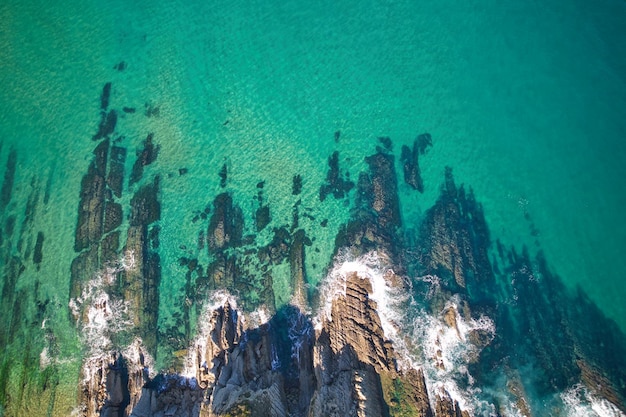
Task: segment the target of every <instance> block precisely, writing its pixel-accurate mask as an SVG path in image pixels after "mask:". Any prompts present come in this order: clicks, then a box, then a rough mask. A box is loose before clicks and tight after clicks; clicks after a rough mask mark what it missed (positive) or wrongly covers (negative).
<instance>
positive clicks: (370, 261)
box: [313, 250, 419, 369]
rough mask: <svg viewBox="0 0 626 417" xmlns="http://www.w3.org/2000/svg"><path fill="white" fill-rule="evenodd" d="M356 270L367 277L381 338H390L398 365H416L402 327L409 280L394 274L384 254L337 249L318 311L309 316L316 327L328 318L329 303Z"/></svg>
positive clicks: (321, 290) (409, 366)
mask: <svg viewBox="0 0 626 417" xmlns="http://www.w3.org/2000/svg"><path fill="white" fill-rule="evenodd" d="M352 273H356V275H357V276H358V277H359V278H361V279H367V280H369V281H370V284H371V286H372V292H371V294H369V298H370V299H371V300H373V301H375V302H376V311H377V312H378V316H379V318H380V321H381V325H382V328H383V332H384V334H385V338H387V339H388V340H390V341H392V342H393V346H394V350H395V351H396V353H397V361H398V365H399V366H400V368H401V369H409V368H415V369H417V368H418V367H419V364H418V363H417V362H416V361H415V360H414V354H413V353H411V351H412V350H414V347H413V346H412V345H411V343H410V341H409V340H407V338H406V337H405V336H403V335H404V334H405V333H404V332H403V331H402V323H403V322H404V320H405V314H406V308H407V305H408V302H409V301H410V283H409V281H408V280H406V279H404V277H400V276H398V275H396V274H395V273H394V271H393V269H392V268H391V266H390V265H389V263H388V259H387V258H386V256H385V255H384V254H380V253H378V252H369V253H367V254H365V255H362V256H359V257H357V258H354V257H353V256H352V255H351V253H350V252H349V251H348V250H341V251H340V252H339V253H338V255H337V256H336V258H335V262H334V266H333V268H332V269H331V270H330V272H329V273H328V275H327V276H326V278H325V279H324V281H323V282H322V284H321V286H320V291H319V292H320V294H321V298H320V304H319V311H318V312H317V314H316V315H315V316H314V317H313V324H314V327H315V329H316V330H318V331H319V330H321V328H322V325H323V322H324V321H325V320H326V321H332V316H331V311H332V303H333V301H334V300H335V299H337V298H338V297H343V296H345V295H346V282H347V278H348V276H349V275H350V274H352Z"/></svg>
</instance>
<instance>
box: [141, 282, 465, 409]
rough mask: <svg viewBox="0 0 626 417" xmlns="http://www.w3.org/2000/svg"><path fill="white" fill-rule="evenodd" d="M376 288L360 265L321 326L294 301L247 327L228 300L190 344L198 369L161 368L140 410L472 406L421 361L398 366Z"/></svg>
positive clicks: (194, 366)
mask: <svg viewBox="0 0 626 417" xmlns="http://www.w3.org/2000/svg"><path fill="white" fill-rule="evenodd" d="M371 291H372V288H371V283H370V282H369V280H368V279H363V278H361V277H359V276H358V275H357V274H356V273H354V274H351V275H350V276H349V277H348V279H347V281H346V288H345V295H344V296H340V297H338V298H337V299H335V300H333V302H332V308H331V314H330V318H325V319H323V320H322V322H321V327H320V328H319V329H318V330H316V331H315V335H314V334H313V329H312V326H311V323H310V321H309V320H308V319H307V318H306V316H304V315H303V314H302V313H301V312H300V311H299V310H298V309H296V308H294V307H290V308H289V309H287V310H285V311H283V312H282V313H279V315H278V316H277V317H275V318H273V319H272V320H271V321H270V322H268V323H266V324H263V325H261V326H260V327H258V328H248V329H246V328H245V325H244V321H243V320H242V316H241V313H239V312H238V311H237V310H235V309H234V308H233V306H232V305H231V303H230V302H229V301H226V302H225V303H224V304H223V305H222V306H220V307H218V308H217V309H215V310H213V311H212V312H211V313H210V320H209V323H208V326H207V332H206V333H205V334H202V335H201V336H200V337H199V338H198V339H197V340H196V342H195V344H194V346H193V347H192V348H191V349H190V351H189V354H188V363H187V365H188V367H189V369H193V370H195V374H194V375H193V378H192V379H185V378H183V377H175V376H172V375H169V376H168V375H162V376H158V377H156V378H155V379H153V380H151V381H150V382H149V383H147V384H146V385H145V386H144V389H143V392H142V395H141V399H140V400H139V402H138V403H137V406H136V407H135V409H134V410H133V412H132V414H131V415H132V416H136V417H148V416H166V415H177V416H207V417H208V416H230V415H252V416H285V415H292V416H310V417H317V416H319V417H322V416H395V415H404V414H402V413H403V412H406V411H407V410H408V411H409V412H410V413H411V415H417V416H430V417H433V416H434V417H448V416H450V417H453V416H454V417H456V416H458V415H462V416H469V414H468V413H467V411H464V410H461V409H460V408H459V406H458V404H457V403H456V402H455V401H454V400H452V399H451V398H450V396H449V394H447V393H446V392H445V391H444V392H441V393H438V394H437V396H436V397H432V394H429V392H428V390H427V387H426V383H425V381H424V374H423V372H422V371H421V370H416V369H408V370H404V371H403V370H399V369H398V368H397V365H396V357H395V352H394V349H393V344H392V342H391V341H389V340H387V339H386V338H385V334H384V332H383V328H382V325H381V320H380V317H379V315H378V313H377V310H376V309H377V306H376V303H375V302H374V301H373V300H371V298H370V294H371ZM281 314H282V315H281ZM285 325H286V326H285ZM285 327H286V329H285ZM285 333H286V334H285ZM431 403H432V404H435V405H436V406H435V408H433V406H432V405H431Z"/></svg>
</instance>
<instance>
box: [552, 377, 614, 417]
mask: <svg viewBox="0 0 626 417" xmlns="http://www.w3.org/2000/svg"><path fill="white" fill-rule="evenodd" d="M560 398H561V400H562V401H563V404H564V405H565V407H564V410H563V411H564V413H563V415H564V416H566V417H574V416H576V417H578V416H580V417H624V416H625V414H624V413H622V412H621V411H620V410H619V409H618V408H617V407H615V406H614V405H613V404H611V403H610V402H609V401H607V400H605V399H601V398H597V397H596V396H594V395H593V394H592V393H590V392H589V390H588V389H587V388H586V387H585V386H584V385H582V384H577V385H574V386H572V387H571V388H569V389H568V390H566V391H565V392H563V393H561V395H560Z"/></svg>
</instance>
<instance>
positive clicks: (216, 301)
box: [181, 290, 264, 378]
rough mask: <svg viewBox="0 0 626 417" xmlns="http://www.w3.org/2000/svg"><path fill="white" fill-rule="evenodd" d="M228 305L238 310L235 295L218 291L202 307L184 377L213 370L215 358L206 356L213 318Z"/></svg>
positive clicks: (182, 373) (186, 360)
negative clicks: (202, 368)
mask: <svg viewBox="0 0 626 417" xmlns="http://www.w3.org/2000/svg"><path fill="white" fill-rule="evenodd" d="M226 304H228V305H230V307H231V308H232V309H233V310H236V309H237V299H236V298H235V296H234V295H232V294H231V293H229V292H228V291H226V290H217V291H214V292H213V293H212V294H211V296H210V297H209V301H208V302H207V303H206V304H205V305H204V306H203V307H202V311H201V313H200V317H199V318H198V331H197V333H196V337H195V338H194V339H193V341H192V342H191V344H190V345H189V349H188V353H187V357H186V358H185V365H184V368H183V370H182V372H181V375H182V376H183V377H187V378H194V377H195V376H196V373H197V371H198V369H199V368H200V367H204V368H207V369H210V368H211V366H212V363H211V360H212V359H213V358H206V356H205V355H206V350H207V343H209V339H210V335H211V330H212V327H211V317H212V315H213V312H214V311H215V310H217V309H219V308H222V307H224V306H225V305H226ZM263 314H264V313H262V312H259V313H258V317H259V318H262V317H263ZM234 317H235V316H233V318H234ZM242 320H243V318H242Z"/></svg>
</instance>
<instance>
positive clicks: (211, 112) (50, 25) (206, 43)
mask: <svg viewBox="0 0 626 417" xmlns="http://www.w3.org/2000/svg"><path fill="white" fill-rule="evenodd" d="M624 22H626V3H625V2H624V1H620V0H599V1H596V2H584V1H580V0H575V1H569V2H561V1H555V0H547V1H544V2H536V1H525V2H521V1H506V2H502V1H490V0H485V1H474V0H470V1H452V0H442V1H431V0H428V1H393V2H392V1H370V0H366V1H352V0H346V1H341V2H336V1H326V0H321V1H317V2H302V1H293V0H286V1H281V2H274V1H258V0H251V1H239V0H235V1H231V2H224V3H219V2H210V1H184V2H183V1H167V2H155V1H144V0H138V1H134V2H122V1H119V0H110V1H107V2H104V1H95V0H93V1H92V0H90V1H82V0H81V1H78V0H68V1H65V2H63V3H62V4H61V3H60V2H35V1H15V0H5V1H3V2H1V3H0V85H1V86H2V89H1V90H0V175H2V174H1V173H4V172H9V171H11V169H10V166H11V164H12V162H11V160H13V164H14V168H13V169H14V171H15V177H14V178H13V179H11V181H9V182H10V183H11V187H9V188H11V189H12V191H11V197H10V198H9V197H7V198H5V197H4V196H2V206H1V207H0V218H1V219H0V220H1V221H2V224H3V228H4V230H5V232H6V228H7V224H9V223H12V224H13V225H14V228H15V230H16V231H17V230H20V228H21V229H25V228H26V229H27V230H21V232H20V233H21V235H22V236H23V239H24V241H23V242H22V239H20V242H17V241H14V242H12V243H10V244H9V242H8V240H7V239H6V238H5V240H4V242H3V243H2V245H4V246H3V247H4V249H3V253H9V254H13V255H16V256H19V255H20V254H21V253H24V250H23V248H28V247H30V248H33V247H34V246H36V243H35V241H36V237H37V232H42V233H43V235H44V236H45V241H44V246H43V260H42V261H40V263H39V264H38V265H39V266H38V270H37V271H35V270H34V269H33V268H31V269H27V270H26V272H25V273H24V274H22V275H21V276H20V278H19V280H18V282H17V284H16V285H15V291H22V292H21V293H20V294H22V293H23V292H26V293H28V294H30V295H29V297H30V298H29V300H30V301H29V302H28V303H26V302H25V303H24V306H23V307H22V311H21V314H22V315H23V316H24V317H37V315H36V310H37V308H38V306H40V305H41V304H42V303H43V302H44V300H45V302H46V303H48V304H49V305H55V306H57V307H58V308H56V309H55V308H48V307H46V309H47V310H46V311H48V312H49V313H48V314H47V316H46V317H45V320H44V321H47V323H46V322H43V323H42V321H36V320H34V319H33V320H24V321H23V322H22V323H21V324H20V329H19V331H18V332H17V333H16V334H19V335H21V336H19V337H17V336H16V337H15V338H13V339H12V340H13V341H12V342H11V344H10V345H7V346H6V347H5V346H0V349H3V350H4V354H5V356H6V355H9V354H15V357H19V354H18V352H21V351H22V349H23V346H24V343H26V342H20V340H24V341H25V340H30V338H32V335H34V334H37V332H40V331H41V329H42V328H45V327H46V326H48V327H49V328H52V329H54V334H55V337H56V338H57V339H58V340H59V343H58V345H59V346H61V347H60V350H61V351H60V352H58V357H59V359H58V360H59V361H67V363H69V365H68V370H67V372H68V374H71V373H72V372H74V373H76V372H77V369H78V367H79V366H80V363H76V362H72V360H71V358H72V357H74V356H76V355H77V354H78V352H82V350H81V349H82V347H81V342H80V340H79V338H78V337H77V335H76V328H75V325H74V323H72V322H71V320H70V319H69V317H68V314H67V303H68V301H69V298H68V294H69V291H70V290H69V285H70V278H69V271H70V267H71V263H72V260H73V259H74V257H75V256H76V254H75V252H74V234H75V228H76V222H77V219H76V213H77V204H78V197H79V193H80V189H81V181H82V178H83V176H84V175H85V172H87V169H88V166H89V164H90V162H91V160H92V159H93V153H92V152H93V148H94V145H95V143H94V142H93V141H92V137H93V136H94V134H95V133H96V131H97V129H98V123H99V121H100V107H101V103H100V97H101V93H102V89H103V86H104V85H105V83H107V82H110V83H111V85H112V91H111V98H110V106H111V107H114V108H116V109H122V108H124V107H125V108H126V110H124V111H118V120H117V127H116V131H117V132H119V133H120V136H122V138H121V139H120V142H121V143H123V144H124V145H125V146H127V147H128V149H129V155H134V150H135V149H139V148H140V147H141V146H142V141H144V140H145V139H146V136H147V134H148V133H153V135H154V142H155V143H156V144H158V146H159V147H160V148H159V151H158V158H157V159H156V161H155V162H154V164H152V165H150V166H148V167H146V170H147V171H148V172H153V173H157V172H158V173H159V174H160V175H161V183H160V187H161V191H160V198H161V210H162V211H161V220H160V223H159V225H160V248H159V255H160V259H161V265H162V278H161V284H160V289H159V291H160V295H159V297H160V304H159V323H158V325H159V327H160V328H166V327H168V326H171V325H172V323H174V321H173V320H174V319H173V316H174V314H175V311H177V309H178V307H179V305H180V303H181V302H184V295H181V294H182V292H183V288H184V285H185V282H184V272H181V271H183V268H181V265H180V262H179V258H180V257H181V256H182V255H181V254H182V253H188V255H189V256H191V257H197V258H198V259H199V260H200V262H203V263H205V264H206V262H208V259H207V256H208V255H207V254H206V253H205V252H206V251H204V252H203V251H199V250H196V249H195V246H196V240H197V236H198V230H199V229H198V228H199V226H198V224H197V223H196V222H194V221H193V218H194V216H197V215H198V213H201V212H202V210H204V208H205V207H207V206H208V205H210V203H211V202H212V201H213V199H214V198H215V196H216V195H217V194H219V193H220V192H222V187H221V185H220V181H221V178H220V176H219V173H220V169H221V168H222V166H224V165H226V166H227V168H228V182H227V189H228V191H230V192H231V193H232V195H233V199H234V200H235V202H236V204H238V205H239V206H240V207H241V208H242V210H243V218H244V224H245V227H246V229H245V230H246V232H252V231H253V229H254V220H253V219H254V213H255V210H256V208H257V206H258V200H255V198H258V197H257V195H258V190H259V186H258V184H259V183H260V182H262V181H264V183H263V201H264V203H265V204H267V205H269V206H270V208H271V210H272V215H271V223H270V226H272V227H279V226H281V225H283V224H288V223H289V222H290V221H291V218H292V207H293V205H294V203H295V202H296V200H298V199H300V200H301V206H302V207H303V208H306V210H308V211H307V212H308V213H309V214H310V215H311V217H314V218H316V219H317V220H318V221H317V222H313V221H311V222H309V223H305V222H303V224H304V226H303V227H305V228H306V229H307V233H308V234H309V235H310V236H314V237H315V242H314V245H313V248H314V249H315V250H312V251H310V252H309V253H308V254H307V258H306V269H307V273H308V275H309V283H310V285H311V286H313V287H315V286H316V285H318V284H319V283H320V282H322V281H323V280H324V278H325V277H326V275H327V274H328V272H329V270H330V269H332V266H329V261H330V260H331V257H332V255H333V250H334V243H335V235H336V234H337V231H338V230H339V228H340V226H341V225H342V224H344V223H345V222H346V221H347V219H348V217H349V210H348V208H347V207H345V205H344V204H345V203H346V202H345V201H343V200H336V199H332V198H329V199H327V200H326V201H324V202H320V199H319V190H320V185H321V184H323V183H324V181H325V180H326V176H327V171H328V158H329V156H330V155H331V154H332V153H333V152H334V151H338V152H339V163H340V167H341V170H342V172H349V173H350V174H351V175H352V179H353V180H354V181H356V178H357V176H358V173H359V172H360V171H362V170H363V169H365V166H366V165H365V163H364V161H363V158H364V157H365V156H367V155H370V154H372V153H373V152H375V149H376V146H379V145H380V143H379V141H378V140H377V138H378V137H390V138H391V140H392V141H393V152H394V154H395V155H397V156H399V155H400V149H401V147H402V145H411V144H412V143H413V141H414V140H415V138H416V137H417V136H418V135H419V134H422V133H426V132H427V133H429V134H430V135H431V137H432V141H433V146H432V148H430V149H429V150H428V152H427V154H426V155H425V156H423V157H420V167H421V173H422V177H423V180H424V193H423V194H420V193H418V192H416V191H415V190H413V189H411V188H410V187H409V186H408V185H406V184H404V183H403V182H400V184H399V195H400V199H401V202H402V207H403V212H402V216H403V222H404V225H405V228H406V230H407V233H410V232H411V231H412V230H414V229H416V228H418V225H419V224H420V222H421V221H422V220H423V217H424V212H425V211H426V210H427V209H428V208H429V207H430V206H432V205H433V203H434V202H435V201H436V199H437V197H438V196H439V193H440V187H441V184H442V183H443V181H444V170H445V167H446V166H449V167H452V169H453V172H454V177H455V180H456V182H457V184H461V183H463V184H465V186H466V187H471V188H472V189H473V191H474V194H475V195H476V198H477V200H478V201H480V202H481V203H482V204H483V207H484V213H485V217H486V221H487V224H488V226H489V228H490V232H491V238H492V240H493V241H496V240H499V241H500V242H501V243H502V244H503V245H504V246H506V247H510V246H514V247H516V248H522V247H524V246H526V247H527V248H528V251H529V252H530V253H531V254H536V253H538V252H543V253H544V254H545V258H546V260H547V262H548V264H549V266H550V269H551V271H552V272H553V273H554V274H556V275H558V277H559V278H560V280H561V281H562V282H563V283H564V284H565V286H566V287H568V288H570V289H571V290H572V291H578V290H580V291H582V292H584V293H585V294H587V295H588V296H589V298H590V300H591V301H592V302H593V303H595V304H596V305H597V307H598V308H599V309H600V310H601V311H602V312H603V313H604V315H606V316H607V317H608V318H609V319H611V320H614V321H615V322H616V323H617V325H618V326H619V327H620V328H621V329H622V331H626V285H625V284H624V283H625V277H626V256H624V252H625V250H626V221H624V207H626V183H625V179H626V163H624V161H626V117H624V114H625V111H626V25H625V24H624ZM12 155H13V157H12ZM129 161H130V156H129ZM398 169H399V171H398V172H400V170H401V168H398ZM126 170H127V173H128V172H130V170H131V164H130V162H129V163H127V164H126ZM4 175H5V181H4V183H5V184H6V183H7V179H6V178H7V175H6V174H4ZM295 175H300V176H301V177H302V194H301V195H299V196H295V195H293V194H292V178H293V176H295ZM4 192H5V191H4V189H3V193H4ZM130 198H131V193H127V194H125V195H124V196H123V197H122V201H125V202H128V201H129V200H130ZM44 199H45V200H46V204H45V205H44V204H35V206H36V207H37V208H36V210H35V211H36V212H35V213H34V214H33V213H32V212H31V213H30V214H31V215H30V217H29V214H28V210H25V208H27V207H28V205H29V204H30V205H33V203H32V202H33V201H35V202H37V201H43V200H44ZM27 217H28V219H27ZM31 217H32V218H31ZM9 219H12V220H9ZM322 219H327V225H326V226H325V227H320V226H319V221H320V220H322ZM27 220H28V221H27ZM8 221H9V223H7V222H8ZM203 227H206V225H205V226H203ZM271 239H272V236H271V234H270V228H268V229H266V230H264V231H262V232H259V233H258V236H257V242H259V245H261V244H263V243H264V242H265V243H267V242H269V241H270V240H271ZM494 250H495V249H494ZM30 256H32V255H30ZM4 259H7V258H6V257H4V258H3V260H2V262H5V260H4ZM2 266H3V268H6V267H7V265H6V264H5V265H2ZM42 277H45V279H42ZM289 282H290V281H289V271H288V269H287V270H286V271H285V274H284V276H283V277H282V278H281V276H280V274H278V275H277V276H276V277H275V281H274V284H273V287H274V292H275V296H276V305H277V306H280V305H285V304H287V303H288V302H289V301H290V298H291V290H292V289H291V288H290V287H289V285H290V283H289ZM3 288H6V283H5V282H0V291H2V290H3ZM2 294H3V295H2V296H3V297H4V298H6V297H7V295H6V294H5V293H4V292H3V293H2ZM181 300H182V301H181ZM38 301H39V302H38ZM518 301H519V302H521V303H523V302H524V300H518ZM2 305H3V306H4V304H2ZM2 314H5V312H4V311H3V312H2ZM16 320H17V319H16V318H13V322H15V321H16ZM33 349H35V348H33ZM18 367H19V365H16V366H15V367H14V368H15V369H17V368H18ZM11 369H13V368H11ZM9 372H18V371H17V370H15V371H9ZM18 373H19V372H18ZM15 383H16V384H17V382H15ZM0 399H1V398H0ZM0 414H1V413H0Z"/></svg>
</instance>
